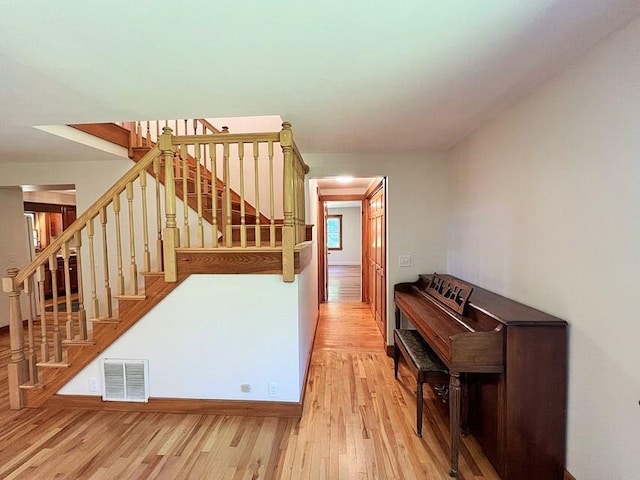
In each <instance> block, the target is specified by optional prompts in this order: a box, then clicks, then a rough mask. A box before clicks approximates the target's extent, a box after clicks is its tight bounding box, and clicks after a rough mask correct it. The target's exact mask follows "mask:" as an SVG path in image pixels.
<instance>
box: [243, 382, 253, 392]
mask: <svg viewBox="0 0 640 480" xmlns="http://www.w3.org/2000/svg"><path fill="white" fill-rule="evenodd" d="M240 391H241V392H242V393H249V392H251V385H249V384H248V383H243V384H242V385H240Z"/></svg>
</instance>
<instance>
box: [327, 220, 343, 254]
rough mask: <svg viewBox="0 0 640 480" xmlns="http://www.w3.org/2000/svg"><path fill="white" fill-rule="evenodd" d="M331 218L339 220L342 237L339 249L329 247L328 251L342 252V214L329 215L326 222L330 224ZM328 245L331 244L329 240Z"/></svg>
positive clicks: (339, 231) (339, 230)
mask: <svg viewBox="0 0 640 480" xmlns="http://www.w3.org/2000/svg"><path fill="white" fill-rule="evenodd" d="M330 218H337V219H338V223H339V224H340V226H339V227H338V233H339V235H340V240H339V241H338V246H337V247H327V250H330V251H332V252H337V251H340V250H342V215H341V214H335V213H330V214H328V215H327V220H326V221H327V222H328V221H329V219H330ZM327 230H328V229H327ZM327 243H329V241H328V240H327Z"/></svg>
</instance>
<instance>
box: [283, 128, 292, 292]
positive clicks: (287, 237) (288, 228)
mask: <svg viewBox="0 0 640 480" xmlns="http://www.w3.org/2000/svg"><path fill="white" fill-rule="evenodd" d="M280 146H281V147H282V153H283V156H284V175H283V182H284V183H283V197H284V200H283V201H284V209H283V210H284V223H283V225H282V277H283V278H282V279H283V280H284V281H285V282H293V280H294V277H295V267H294V253H293V249H294V247H295V244H296V232H295V225H294V221H293V214H294V201H295V191H294V188H295V181H294V178H293V176H294V168H293V161H294V154H293V132H292V131H291V124H290V123H289V122H284V123H283V124H282V130H281V131H280Z"/></svg>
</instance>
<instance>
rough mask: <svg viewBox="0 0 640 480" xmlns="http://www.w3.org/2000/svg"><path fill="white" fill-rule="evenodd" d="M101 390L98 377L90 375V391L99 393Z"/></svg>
mask: <svg viewBox="0 0 640 480" xmlns="http://www.w3.org/2000/svg"><path fill="white" fill-rule="evenodd" d="M99 390H100V389H99V388H98V379H97V378H96V377H89V391H90V392H94V393H97V392H98V391H99Z"/></svg>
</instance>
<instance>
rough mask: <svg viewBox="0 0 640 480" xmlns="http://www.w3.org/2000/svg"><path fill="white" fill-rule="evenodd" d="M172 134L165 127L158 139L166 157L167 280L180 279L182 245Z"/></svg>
mask: <svg viewBox="0 0 640 480" xmlns="http://www.w3.org/2000/svg"><path fill="white" fill-rule="evenodd" d="M171 134H172V130H171V128H170V127H164V128H163V129H162V135H160V138H159V140H158V144H159V146H160V150H161V151H162V157H163V159H164V193H165V196H164V198H165V201H164V203H165V204H164V213H165V219H166V223H165V228H164V231H163V235H162V237H163V242H162V243H163V262H164V280H165V281H166V282H176V281H178V268H177V264H176V248H178V247H179V246H180V230H179V229H178V223H177V221H176V181H175V176H174V165H173V154H174V148H173V143H172V141H171Z"/></svg>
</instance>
